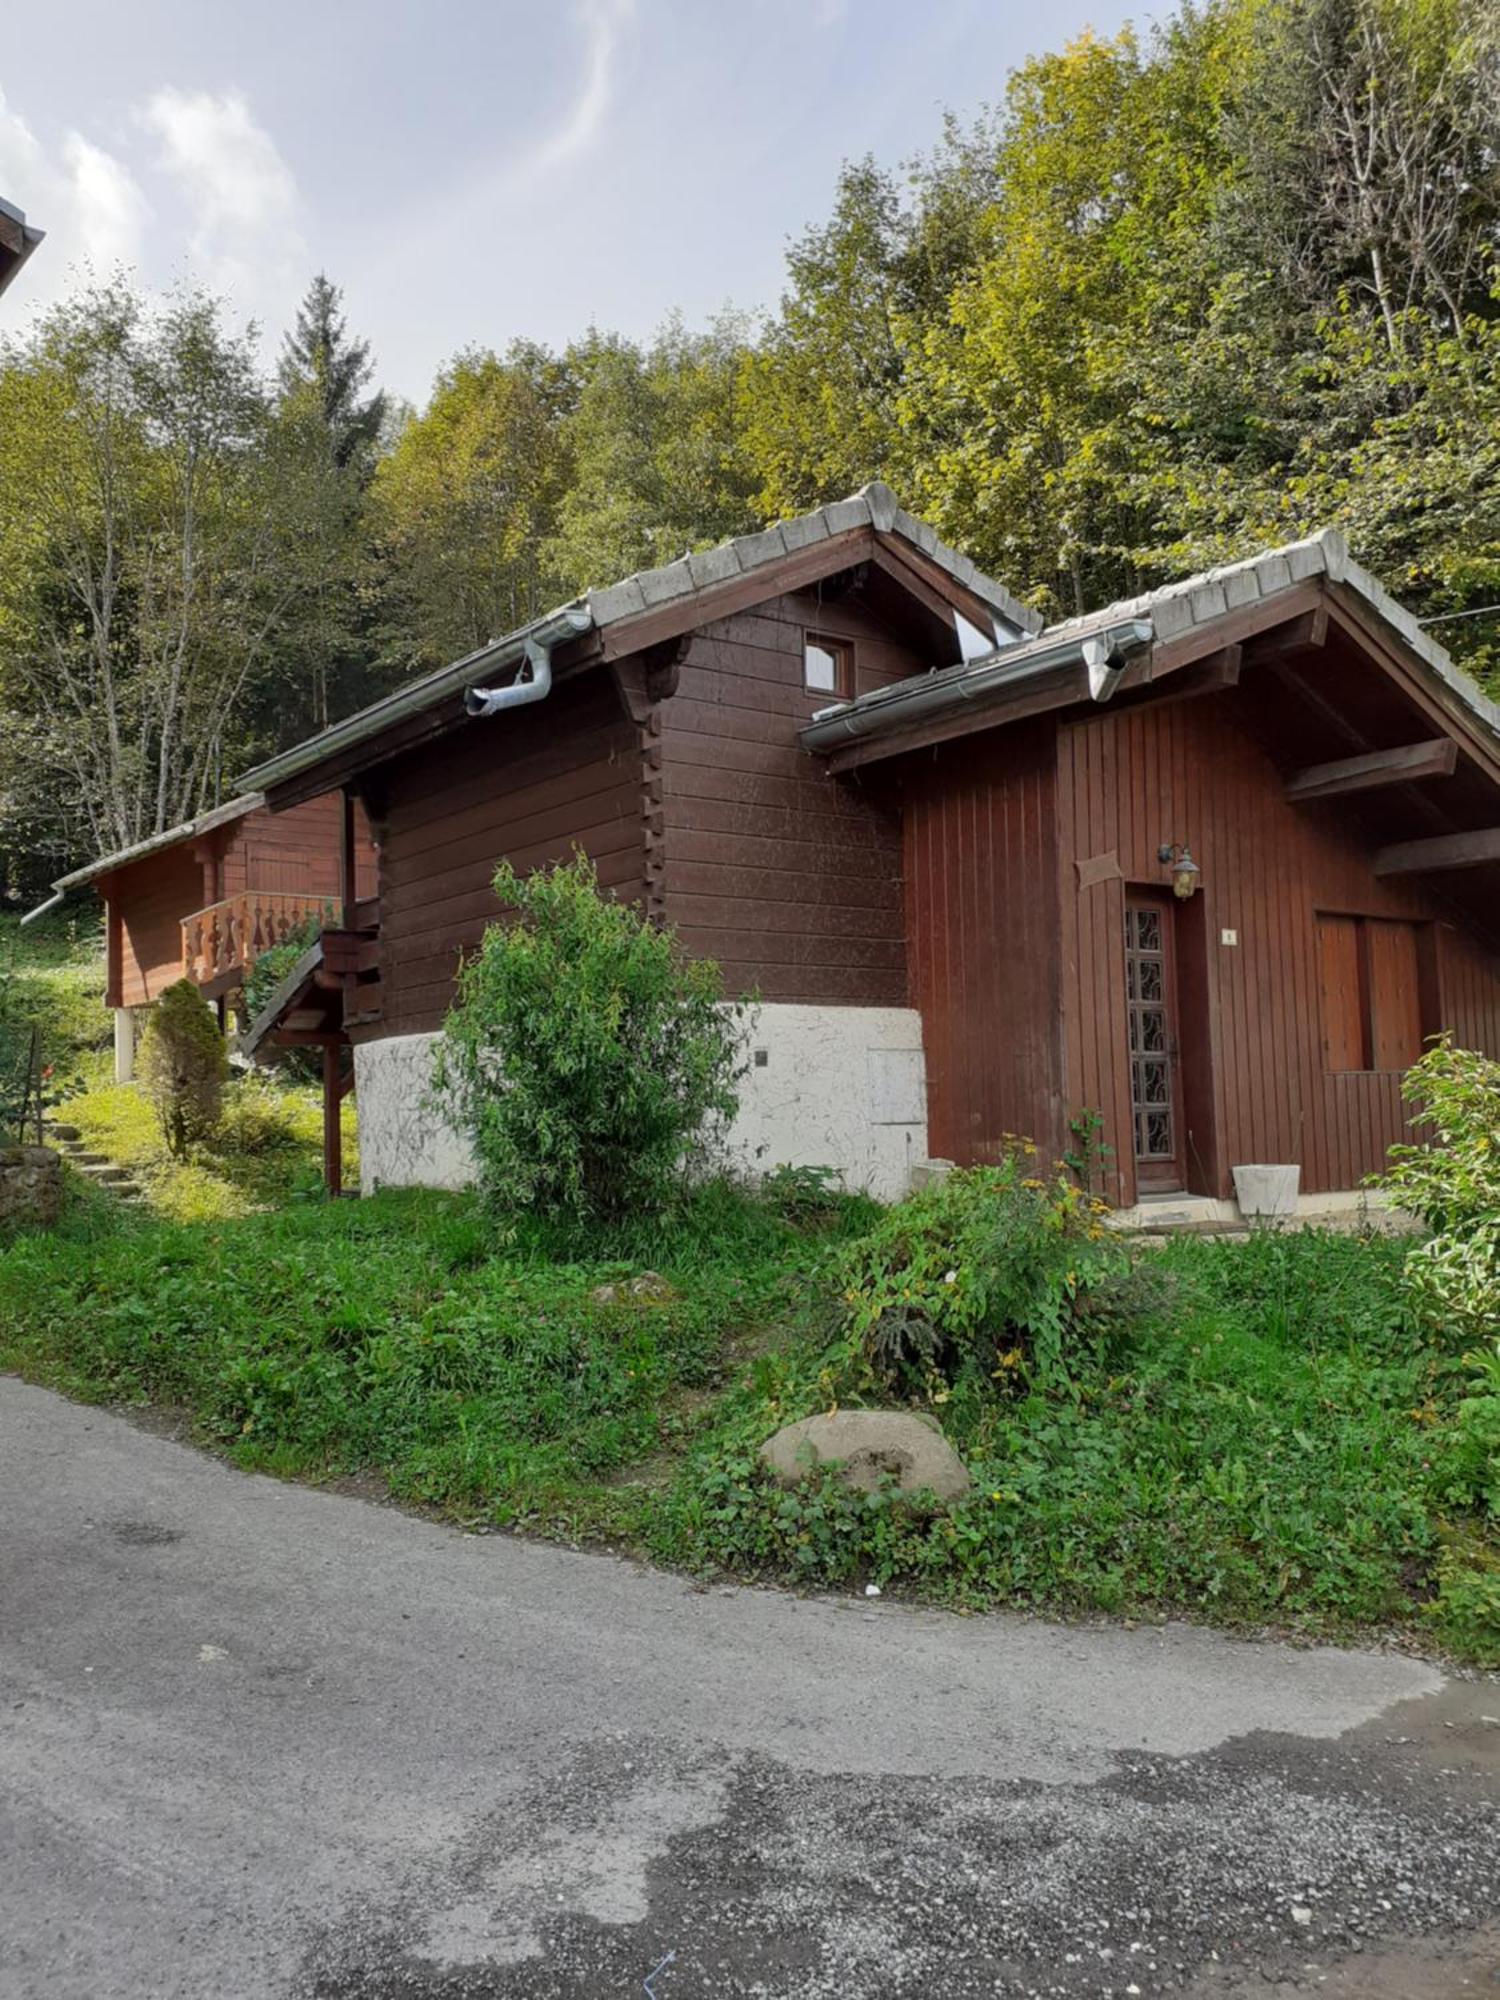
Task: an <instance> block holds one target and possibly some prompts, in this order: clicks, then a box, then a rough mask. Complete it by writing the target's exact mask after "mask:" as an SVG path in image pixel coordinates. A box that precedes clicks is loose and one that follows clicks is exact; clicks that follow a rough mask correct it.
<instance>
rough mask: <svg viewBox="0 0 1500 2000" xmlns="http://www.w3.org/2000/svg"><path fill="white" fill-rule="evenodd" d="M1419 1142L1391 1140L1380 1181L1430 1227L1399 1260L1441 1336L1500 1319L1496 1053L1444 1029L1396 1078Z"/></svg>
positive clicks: (1475, 1331)
mask: <svg viewBox="0 0 1500 2000" xmlns="http://www.w3.org/2000/svg"><path fill="white" fill-rule="evenodd" d="M1401 1094H1402V1096H1403V1097H1404V1098H1405V1099H1406V1101H1407V1103H1408V1104H1411V1105H1413V1106H1415V1108H1416V1112H1417V1121H1418V1122H1420V1123H1423V1124H1426V1125H1430V1126H1432V1127H1433V1128H1434V1134H1435V1136H1434V1139H1433V1142H1432V1143H1431V1144H1430V1145H1425V1146H1393V1147H1392V1148H1391V1154H1390V1159H1391V1164H1390V1166H1389V1168H1388V1169H1387V1171H1386V1174H1385V1176H1384V1186H1385V1188H1386V1190H1387V1191H1388V1192H1389V1193H1390V1194H1391V1195H1393V1196H1394V1197H1395V1199H1396V1200H1397V1201H1399V1202H1400V1203H1401V1205H1402V1207H1403V1208H1407V1209H1410V1210H1411V1211H1412V1213H1413V1214H1415V1215H1418V1216H1420V1217H1421V1219H1422V1221H1423V1222H1425V1223H1426V1225H1427V1227H1428V1229H1429V1230H1430V1231H1431V1234H1430V1235H1429V1236H1428V1238H1427V1240H1426V1242H1424V1243H1421V1244H1419V1245H1418V1246H1417V1247H1416V1248H1415V1249H1413V1250H1412V1251H1411V1253H1410V1255H1409V1256H1408V1258H1407V1261H1406V1272H1407V1279H1408V1282H1409V1284H1410V1286H1411V1290H1412V1296H1413V1299H1414V1300H1415V1302H1416V1304H1417V1306H1418V1309H1419V1310H1420V1311H1421V1313H1422V1314H1423V1316H1424V1318H1425V1319H1426V1320H1427V1321H1428V1322H1429V1323H1430V1324H1431V1325H1432V1327H1433V1328H1434V1330H1435V1331H1436V1332H1437V1333H1438V1334H1439V1335H1440V1336H1441V1337H1443V1338H1444V1339H1446V1340H1449V1341H1452V1342H1454V1343H1458V1342H1460V1341H1464V1340H1473V1339H1475V1338H1476V1337H1477V1338H1480V1339H1483V1338H1484V1336H1485V1335H1486V1334H1487V1333H1490V1332H1492V1331H1494V1330H1495V1329H1496V1328H1497V1327H1500V1062H1495V1061H1492V1060H1491V1059H1490V1058H1489V1057H1487V1056H1482V1055H1479V1054H1477V1053H1476V1052H1475V1051H1474V1050H1473V1049H1460V1048H1455V1046H1454V1044H1453V1038H1452V1037H1451V1036H1450V1035H1445V1036H1443V1038H1442V1040H1441V1041H1439V1042H1438V1043H1437V1044H1436V1045H1435V1046H1434V1047H1433V1048H1431V1049H1429V1050H1428V1052H1427V1054H1426V1055H1425V1056H1423V1057H1422V1059H1421V1061H1420V1062H1418V1063H1415V1064H1414V1065H1413V1066H1412V1068H1411V1069H1410V1070H1408V1071H1407V1074H1406V1076H1405V1078H1404V1080H1403V1082H1402V1085H1401Z"/></svg>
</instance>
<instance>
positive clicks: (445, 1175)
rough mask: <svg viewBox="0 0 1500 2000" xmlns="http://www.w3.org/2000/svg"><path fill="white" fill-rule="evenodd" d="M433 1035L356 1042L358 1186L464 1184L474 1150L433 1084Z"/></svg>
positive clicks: (366, 1190)
mask: <svg viewBox="0 0 1500 2000" xmlns="http://www.w3.org/2000/svg"><path fill="white" fill-rule="evenodd" d="M436 1040H437V1036H436V1035H389V1036H387V1037H386V1039H385V1040H384V1041H380V1042H357V1043H356V1044H355V1047H354V1102H355V1106H356V1109H357V1111H358V1115H359V1185H360V1192H361V1193H363V1194H371V1193H373V1192H374V1190H375V1189H376V1188H377V1187H436V1188H458V1187H466V1186H467V1185H468V1184H469V1182H470V1181H471V1180H473V1178H474V1154H473V1150H472V1148H471V1147H470V1145H469V1141H468V1138H467V1136H466V1135H465V1134H464V1133H463V1132H460V1131H459V1130H457V1129H456V1127H455V1126H454V1125H453V1123H452V1121H451V1120H450V1119H449V1118H448V1117H446V1116H445V1115H444V1112H443V1108H442V1106H441V1105H439V1104H438V1103H436V1102H435V1100H434V1097H433V1092H432V1045H433V1043H434V1042H435V1041H436Z"/></svg>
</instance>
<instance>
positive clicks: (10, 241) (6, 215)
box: [0, 200, 46, 292]
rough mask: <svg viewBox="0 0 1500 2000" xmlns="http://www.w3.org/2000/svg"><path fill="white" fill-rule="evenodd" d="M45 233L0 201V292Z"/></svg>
mask: <svg viewBox="0 0 1500 2000" xmlns="http://www.w3.org/2000/svg"><path fill="white" fill-rule="evenodd" d="M45 233H46V232H45V231H43V230H40V229H37V228H35V227H33V225H32V224H31V223H29V222H28V221H27V220H26V217H25V216H24V215H23V214H22V213H21V211H20V209H18V208H17V207H15V205H14V204H13V203H11V202H8V201H4V200H0V292H3V291H4V290H5V288H6V286H7V285H8V284H9V283H10V281H11V279H12V278H13V277H14V276H15V275H16V273H17V271H19V270H20V268H21V266H22V265H23V264H24V263H25V262H26V259H27V258H28V257H29V256H30V255H31V253H32V251H33V250H35V248H36V246H37V245H38V243H40V242H41V240H42V237H43V235H44V234H45Z"/></svg>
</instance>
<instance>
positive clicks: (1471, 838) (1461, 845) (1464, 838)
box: [1375, 826, 1500, 875]
mask: <svg viewBox="0 0 1500 2000" xmlns="http://www.w3.org/2000/svg"><path fill="white" fill-rule="evenodd" d="M1487 861H1500V826H1486V827H1480V828H1476V829H1475V830H1474V831H1472V832H1470V833H1440V834H1436V835H1434V836H1433V837H1432V838H1431V839H1427V840H1398V841H1396V842H1395V843H1394V845H1392V846H1390V847H1382V848H1381V849H1380V850H1379V852H1378V853H1377V854H1376V856H1375V873H1376V874H1377V875H1425V874H1429V873H1436V872H1437V871H1439V870H1446V869H1452V868H1480V867H1483V865H1484V864H1485V862H1487Z"/></svg>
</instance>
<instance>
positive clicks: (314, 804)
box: [219, 792, 375, 896]
mask: <svg viewBox="0 0 1500 2000" xmlns="http://www.w3.org/2000/svg"><path fill="white" fill-rule="evenodd" d="M342 826H343V799H342V795H341V794H340V793H338V792H325V793H324V794H323V795H322V797H321V798H316V799H306V800H304V801H303V803H302V804H301V805H297V806H291V807H289V808H288V810H287V811H286V812H280V813H272V812H268V811H266V810H265V809H264V808H262V809H261V810H260V811H257V812H253V813H250V814H248V815H247V816H246V817H245V818H244V819H242V820H241V821H240V822H239V824H238V825H237V826H236V827H235V829H234V832H233V835H232V837H231V838H230V840H229V843H228V845H227V846H226V847H225V849H224V859H223V863H222V869H221V881H222V885H223V886H222V887H221V888H220V891H219V894H220V895H221V896H235V895H238V894H239V893H240V892H241V891H242V890H245V889H260V890H273V891H278V892H299V891H300V892H302V893H304V894H307V895H313V896H335V895H337V894H338V893H339V890H340V888H341V886H342V884H341V882H340V876H339V868H340V855H339V845H340V841H341V838H342ZM354 830H355V842H356V846H355V864H356V877H357V881H358V886H359V893H360V895H361V896H373V895H374V893H375V849H374V847H373V845H372V844H371V840H370V829H369V826H368V825H367V823H366V821H365V816H364V811H363V808H362V807H360V806H358V805H356V807H355V820H354Z"/></svg>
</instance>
